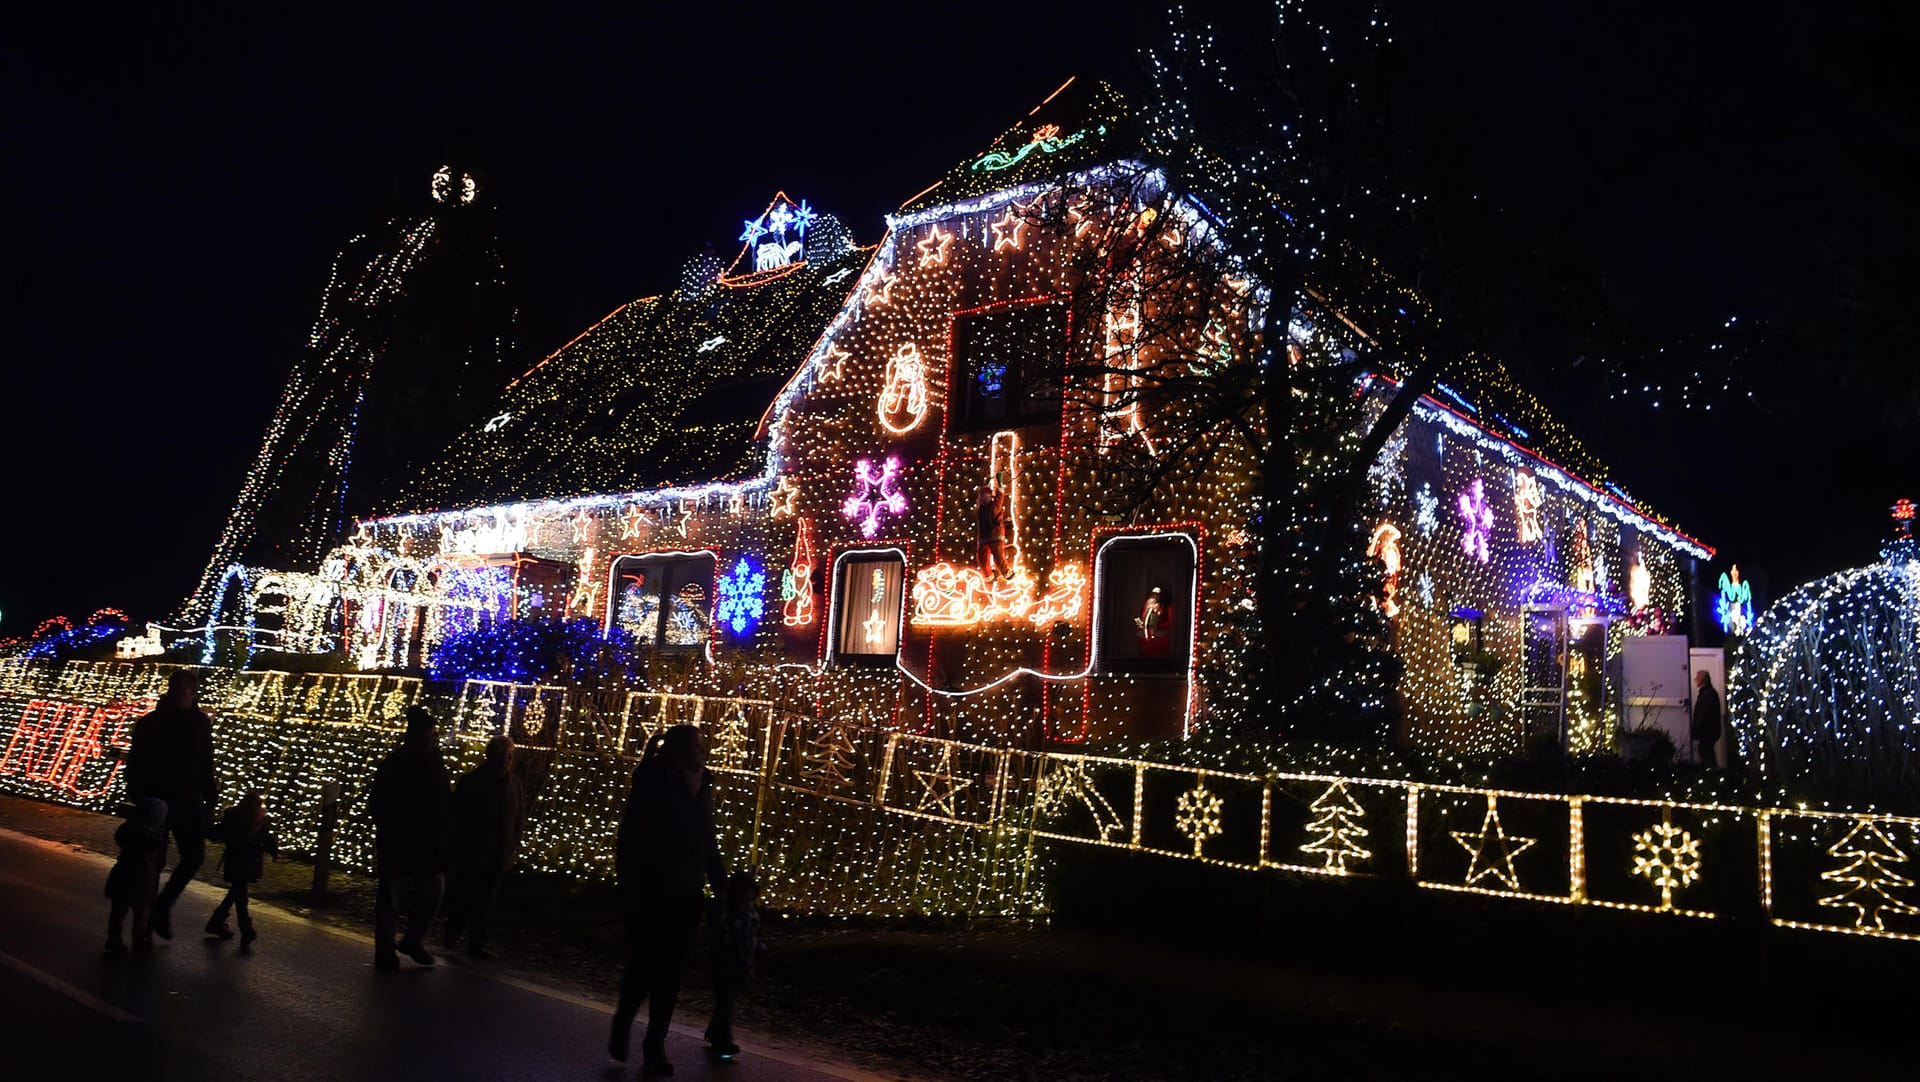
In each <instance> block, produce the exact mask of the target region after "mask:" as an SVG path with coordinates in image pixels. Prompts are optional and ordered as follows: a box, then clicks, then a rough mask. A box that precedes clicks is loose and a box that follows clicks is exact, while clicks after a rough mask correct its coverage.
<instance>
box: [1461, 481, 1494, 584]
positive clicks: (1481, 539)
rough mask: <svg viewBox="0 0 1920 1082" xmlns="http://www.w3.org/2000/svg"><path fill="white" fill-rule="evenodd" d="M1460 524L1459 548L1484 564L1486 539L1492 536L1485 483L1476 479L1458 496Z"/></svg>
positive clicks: (1491, 509) (1485, 560)
mask: <svg viewBox="0 0 1920 1082" xmlns="http://www.w3.org/2000/svg"><path fill="white" fill-rule="evenodd" d="M1460 523H1461V527H1460V547H1461V548H1462V549H1465V550H1466V553H1467V555H1469V556H1472V557H1474V558H1476V559H1478V560H1479V561H1480V562H1481V563H1486V562H1487V538H1488V537H1490V536H1492V534H1493V508H1492V507H1490V506H1488V505H1487V483H1486V482H1485V481H1484V480H1482V479H1480V478H1478V477H1476V478H1474V479H1473V484H1472V485H1470V486H1468V488H1467V491H1465V492H1462V493H1461V494H1460Z"/></svg>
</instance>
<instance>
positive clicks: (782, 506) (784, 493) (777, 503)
mask: <svg viewBox="0 0 1920 1082" xmlns="http://www.w3.org/2000/svg"><path fill="white" fill-rule="evenodd" d="M799 498H800V486H799V485H796V484H794V483H793V478H792V477H789V476H788V475H786V474H784V473H783V474H781V475H780V483H779V484H776V485H774V486H773V492H772V493H771V494H769V496H768V500H769V502H770V503H771V504H772V507H771V508H770V510H772V512H773V517H774V518H792V517H793V501H794V500H796V499H799Z"/></svg>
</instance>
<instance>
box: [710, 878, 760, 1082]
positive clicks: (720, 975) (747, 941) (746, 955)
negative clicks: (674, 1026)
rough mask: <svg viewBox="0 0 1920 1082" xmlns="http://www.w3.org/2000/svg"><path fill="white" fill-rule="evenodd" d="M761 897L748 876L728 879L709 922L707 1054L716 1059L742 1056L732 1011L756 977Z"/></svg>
mask: <svg viewBox="0 0 1920 1082" xmlns="http://www.w3.org/2000/svg"><path fill="white" fill-rule="evenodd" d="M759 897H760V884H758V883H756V882H754V879H753V876H752V874H751V873H748V872H735V873H734V874H733V875H732V876H731V877H729V878H728V879H727V889H726V892H725V893H724V894H723V895H721V896H720V897H718V898H715V899H714V902H713V919H712V920H711V921H709V922H708V928H707V931H708V936H709V943H710V946H711V947H712V956H711V966H710V968H711V969H712V975H713V1017H712V1018H711V1019H709V1020H708V1022H707V1054H708V1055H711V1056H713V1057H715V1058H716V1059H732V1058H733V1057H734V1056H737V1055H739V1054H740V1046H739V1045H738V1044H735V1043H734V1040H733V1007H734V1004H735V1003H737V1002H738V1001H739V999H740V993H741V992H743V991H745V990H746V987H747V978H748V977H750V976H752V975H753V962H754V957H755V955H757V954H758V953H759V952H760V950H761V949H762V945H761V943H760V911H759V910H758V909H757V908H755V906H754V902H755V900H757V899H758V898H759Z"/></svg>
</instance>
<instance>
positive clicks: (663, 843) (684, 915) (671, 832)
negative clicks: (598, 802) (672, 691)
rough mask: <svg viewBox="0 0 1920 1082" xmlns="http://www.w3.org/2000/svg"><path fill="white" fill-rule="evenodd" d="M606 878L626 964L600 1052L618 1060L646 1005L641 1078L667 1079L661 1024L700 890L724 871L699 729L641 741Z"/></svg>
mask: <svg viewBox="0 0 1920 1082" xmlns="http://www.w3.org/2000/svg"><path fill="white" fill-rule="evenodd" d="M614 876H615V881H616V883H617V884H618V888H619V896H620V904H621V908H622V911H623V915H624V916H625V918H626V924H627V962H626V969H625V971H624V972H623V973H622V975H621V978H620V1005H619V1007H618V1008H617V1009H615V1011H614V1012H613V1034H612V1036H611V1038H610V1039H609V1040H608V1041H607V1052H608V1054H609V1055H611V1056H613V1058H614V1059H617V1060H621V1061H625V1060H626V1058H627V1043H628V1041H629V1040H630V1039H631V1034H632V1030H633V1017H634V1015H635V1014H637V1013H639V1010H640V1002H641V1000H647V1001H649V1006H648V1011H647V1033H646V1037H645V1038H644V1039H643V1040H642V1041H641V1045H640V1051H641V1055H642V1056H643V1057H644V1062H643V1065H642V1068H641V1073H642V1074H644V1075H648V1076H660V1075H670V1074H672V1073H673V1065H672V1064H671V1063H668V1062H667V1027H668V1026H669V1025H670V1024H671V1023H672V1022H673V1006H674V1002H675V1001H676V1000H677V999H678V998H679V994H680V971H681V970H682V969H684V968H685V967H686V962H687V951H688V950H689V949H690V948H691V947H692V945H693V936H694V932H695V931H696V929H698V927H699V924H700V884H701V881H702V880H703V879H704V880H705V881H706V882H708V883H710V884H712V886H713V890H714V893H715V894H716V895H717V894H719V893H721V891H722V889H723V888H724V884H725V883H726V878H727V875H726V869H725V867H724V866H723V865H722V864H721V861H720V844H719V841H718V839H717V838H716V837H715V836H714V831H713V776H712V775H711V774H709V773H707V748H706V744H705V743H704V742H703V741H702V740H701V738H700V731H699V730H698V729H695V728H694V727H693V726H691V725H676V726H674V727H673V728H671V729H668V730H667V731H666V732H664V733H662V734H660V735H659V736H657V737H655V738H654V739H653V740H651V741H649V742H648V744H647V751H646V754H645V756H644V757H643V758H642V759H641V760H640V765H639V766H637V767H635V768H634V771H633V789H632V791H631V792H629V793H628V795H627V807H626V810H625V811H624V812H623V813H622V814H621V816H620V833H619V836H618V841H617V843H616V847H615V850H614Z"/></svg>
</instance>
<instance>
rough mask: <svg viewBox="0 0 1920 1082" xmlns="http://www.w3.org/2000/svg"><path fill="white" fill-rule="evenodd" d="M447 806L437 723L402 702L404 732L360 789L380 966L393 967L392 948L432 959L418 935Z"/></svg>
mask: <svg viewBox="0 0 1920 1082" xmlns="http://www.w3.org/2000/svg"><path fill="white" fill-rule="evenodd" d="M451 805H452V797H451V794H450V793H449V792H448V789H447V768H446V766H445V765H444V764H442V763H441V761H440V733H439V729H438V728H437V727H436V726H435V724H434V720H433V715H432V714H429V713H427V711H426V708H425V707H421V706H409V707H407V731H406V735H405V736H403V737H402V738H401V740H400V743H399V745H398V746H397V747H395V748H394V749H393V751H391V752H389V753H388V755H387V757H386V758H385V759H383V760H381V762H380V767H379V769H378V770H377V771H375V773H374V776H373V790H372V792H370V793H368V795H367V812H368V814H369V815H370V816H371V817H372V819H373V862H374V869H375V871H376V873H377V874H378V876H379V885H378V886H377V887H376V888H375V890H374V898H373V965H374V968H375V969H378V970H380V971H381V972H383V973H390V972H392V971H394V970H396V969H399V968H400V958H399V955H400V954H405V955H406V956H407V957H409V958H411V959H413V960H414V961H415V962H418V963H419V964H421V965H423V966H430V965H432V964H434V957H433V954H432V952H430V951H428V950H427V948H426V943H425V937H426V934H427V928H428V927H429V926H430V925H431V924H432V923H433V914H434V912H435V911H436V910H438V909H439V908H440V896H441V894H442V892H443V891H444V890H445V889H446V868H447V842H448V836H449V833H450V828H451V825H452V824H451V818H452V815H451V812H452V806H451ZM402 896H404V897H405V904H406V911H407V931H406V935H405V936H404V937H403V938H402V939H401V940H400V943H399V947H398V953H396V951H395V946H394V939H393V937H394V931H395V924H396V923H397V921H398V919H399V912H400V907H401V904H402Z"/></svg>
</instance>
